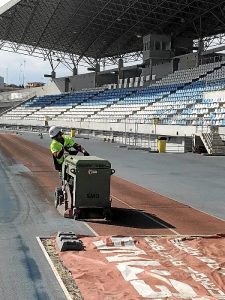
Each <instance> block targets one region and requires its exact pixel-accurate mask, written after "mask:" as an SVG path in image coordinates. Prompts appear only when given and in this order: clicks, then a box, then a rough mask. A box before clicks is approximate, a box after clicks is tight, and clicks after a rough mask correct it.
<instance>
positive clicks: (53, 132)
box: [49, 126, 60, 138]
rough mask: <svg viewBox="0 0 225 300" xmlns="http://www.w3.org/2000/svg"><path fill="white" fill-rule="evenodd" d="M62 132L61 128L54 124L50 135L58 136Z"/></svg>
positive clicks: (52, 136)
mask: <svg viewBox="0 0 225 300" xmlns="http://www.w3.org/2000/svg"><path fill="white" fill-rule="evenodd" d="M59 132H60V129H59V128H58V127H56V126H52V127H51V128H50V129H49V136H50V138H54V137H55V136H57V134H58V133H59Z"/></svg>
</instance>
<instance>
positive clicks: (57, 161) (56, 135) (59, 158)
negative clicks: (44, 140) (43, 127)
mask: <svg viewBox="0 0 225 300" xmlns="http://www.w3.org/2000/svg"><path fill="white" fill-rule="evenodd" d="M49 136H50V138H51V139H52V142H51V145H50V150H51V153H52V156H53V160H54V165H55V169H56V170H58V171H60V172H61V170H62V164H63V161H64V152H65V151H66V152H68V153H69V154H71V155H76V154H77V153H78V152H81V153H83V155H84V156H89V155H90V154H89V153H88V152H87V151H86V150H85V149H84V148H83V147H82V146H81V145H79V144H77V143H75V142H74V140H73V139H72V138H71V137H70V136H67V135H64V134H63V133H62V131H61V130H60V129H59V128H58V127H56V126H52V127H51V128H50V129H49Z"/></svg>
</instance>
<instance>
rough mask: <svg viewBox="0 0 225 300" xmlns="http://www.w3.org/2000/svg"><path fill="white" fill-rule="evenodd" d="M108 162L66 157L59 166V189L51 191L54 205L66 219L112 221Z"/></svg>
mask: <svg viewBox="0 0 225 300" xmlns="http://www.w3.org/2000/svg"><path fill="white" fill-rule="evenodd" d="M114 173H115V170H114V169H111V163H110V162H109V161H107V160H105V159H101V158H99V157H96V156H75V155H68V156H66V157H65V160H64V162H63V165H62V187H59V188H56V190H55V206H56V207H57V209H58V210H59V212H60V213H61V214H63V216H64V217H66V218H74V219H87V218H92V219H93V218H99V217H100V218H104V219H105V220H111V219H112V211H111V202H112V201H111V197H110V178H111V175H112V174H114Z"/></svg>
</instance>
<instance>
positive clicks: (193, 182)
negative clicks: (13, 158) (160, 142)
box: [22, 133, 225, 220]
mask: <svg viewBox="0 0 225 300" xmlns="http://www.w3.org/2000/svg"><path fill="white" fill-rule="evenodd" d="M22 136H23V137H24V138H26V139H28V140H31V141H33V142H35V143H38V144H41V145H43V146H45V147H49V144H50V139H49V137H48V136H47V135H44V138H43V139H40V137H39V136H38V135H37V134H30V133H23V134H22ZM76 141H77V143H80V144H81V145H83V146H84V147H85V148H86V149H87V150H88V151H89V152H90V153H91V154H92V155H96V156H99V157H102V158H105V159H108V160H109V161H110V162H111V163H112V167H113V168H114V169H115V170H116V174H115V175H117V176H119V177H121V178H124V179H126V180H129V181H131V182H133V183H136V184H138V185H141V186H143V187H145V188H147V189H151V190H153V191H155V192H157V193H160V194H162V195H165V196H167V197H169V198H171V199H174V200H177V201H179V202H182V203H185V204H187V205H190V206H192V207H194V208H196V209H199V210H202V211H205V212H207V213H209V214H211V215H214V216H216V217H218V218H221V219H224V220H225V157H222V156H221V157H219V156H217V157H215V156H214V157H210V156H203V155H199V154H193V153H186V154H175V153H162V154H158V153H149V152H145V151H140V150H127V149H126V148H119V146H118V145H117V144H111V143H105V142H103V141H101V140H99V139H95V138H91V137H90V139H89V140H88V139H84V138H76ZM137 201H138V199H137ZM149 201H151V200H149Z"/></svg>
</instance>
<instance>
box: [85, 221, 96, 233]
mask: <svg viewBox="0 0 225 300" xmlns="http://www.w3.org/2000/svg"><path fill="white" fill-rule="evenodd" d="M84 224H85V225H86V226H87V228H88V229H89V230H90V231H91V232H92V233H93V234H94V235H95V236H99V234H97V232H96V231H94V229H92V228H91V226H90V225H88V224H87V223H86V222H84Z"/></svg>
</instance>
